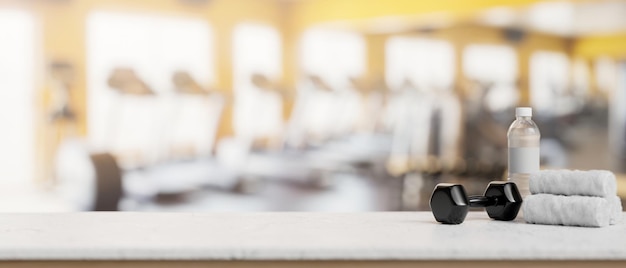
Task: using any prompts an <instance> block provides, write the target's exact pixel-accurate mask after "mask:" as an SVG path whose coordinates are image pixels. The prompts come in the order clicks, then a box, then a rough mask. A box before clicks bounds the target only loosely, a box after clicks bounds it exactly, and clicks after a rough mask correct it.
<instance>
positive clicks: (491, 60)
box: [463, 45, 519, 111]
mask: <svg viewBox="0 0 626 268" xmlns="http://www.w3.org/2000/svg"><path fill="white" fill-rule="evenodd" d="M517 66H518V62H517V54H516V53H515V50H514V49H513V48H511V47H509V46H502V45H469V46H467V47H466V48H465V50H464V51H463V73H464V74H465V76H466V77H467V78H469V79H471V80H475V81H478V82H481V83H484V84H487V85H490V88H489V92H487V95H486V99H485V101H486V104H487V106H488V107H489V108H490V109H491V110H492V111H499V110H504V109H507V108H511V107H513V106H515V105H517V102H518V100H519V94H518V91H517V88H516V82H517V77H518V70H517Z"/></svg>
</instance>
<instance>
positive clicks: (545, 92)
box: [530, 51, 570, 113]
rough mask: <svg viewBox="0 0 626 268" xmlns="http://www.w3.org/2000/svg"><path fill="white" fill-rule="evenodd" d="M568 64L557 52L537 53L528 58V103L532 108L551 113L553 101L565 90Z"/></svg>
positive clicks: (562, 55)
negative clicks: (529, 102)
mask: <svg viewBox="0 0 626 268" xmlns="http://www.w3.org/2000/svg"><path fill="white" fill-rule="evenodd" d="M569 71H570V63H569V59H568V58H567V56H566V55H565V54H563V53H559V52H548V51H539V52H535V53H533V55H532V56H531V58H530V101H531V104H532V106H533V107H534V108H536V109H537V110H540V111H541V110H543V111H546V112H548V113H549V112H553V111H555V109H557V108H558V107H555V105H554V104H555V101H558V99H559V97H560V96H562V94H563V93H565V91H566V90H567V88H568V86H569V84H568V81H569Z"/></svg>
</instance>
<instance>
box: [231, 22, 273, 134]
mask: <svg viewBox="0 0 626 268" xmlns="http://www.w3.org/2000/svg"><path fill="white" fill-rule="evenodd" d="M281 51H282V46H281V39H280V34H279V32H278V31H277V30H276V29H275V28H274V27H271V26H269V25H264V24H256V23H244V24H239V25H237V26H236V27H235V29H234V31H233V78H234V81H233V85H234V91H235V106H234V122H233V126H234V130H235V134H236V135H237V136H239V137H246V138H253V137H260V136H263V137H267V136H272V135H277V134H278V133H279V132H280V131H281V128H282V107H283V106H282V99H281V97H280V95H279V94H278V93H277V92H272V91H271V90H268V89H267V88H266V89H263V88H259V85H258V84H255V83H253V77H254V76H258V77H263V79H265V80H267V81H268V82H269V83H273V82H275V81H276V80H277V79H279V78H280V75H281V71H282V57H281Z"/></svg>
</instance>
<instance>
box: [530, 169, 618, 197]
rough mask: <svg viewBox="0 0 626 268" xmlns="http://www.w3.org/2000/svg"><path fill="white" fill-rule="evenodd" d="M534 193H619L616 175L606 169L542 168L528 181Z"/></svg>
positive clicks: (604, 194)
mask: <svg viewBox="0 0 626 268" xmlns="http://www.w3.org/2000/svg"><path fill="white" fill-rule="evenodd" d="M528 184H529V188H530V192H531V193H532V194H558V195H584V196H599V197H612V196H615V195H616V194H617V181H616V180H615V175H614V174H613V173H612V172H610V171H606V170H589V171H581V170H542V171H539V172H535V173H532V174H531V175H530V180H529V182H528Z"/></svg>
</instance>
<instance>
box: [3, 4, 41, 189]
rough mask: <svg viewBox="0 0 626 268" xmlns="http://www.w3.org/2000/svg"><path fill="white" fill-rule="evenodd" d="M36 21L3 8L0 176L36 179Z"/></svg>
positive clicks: (21, 179) (21, 12) (10, 179)
mask: <svg viewBox="0 0 626 268" xmlns="http://www.w3.org/2000/svg"><path fill="white" fill-rule="evenodd" d="M35 34H36V33H35V23H34V19H33V17H32V16H31V15H30V14H28V13H26V12H23V11H19V10H0V38H1V41H0V125H1V126H2V138H1V139H0V148H2V150H0V161H1V162H2V167H1V168H0V180H2V181H9V182H18V181H21V182H24V181H27V180H32V179H33V176H34V170H35V165H34V163H35V157H34V154H35V146H34V145H35V136H34V121H35V111H36V106H35V98H34V97H35V96H34V87H35V84H34V83H35V80H36V79H35V78H36V77H35V73H36V72H35V70H36V68H35Z"/></svg>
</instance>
